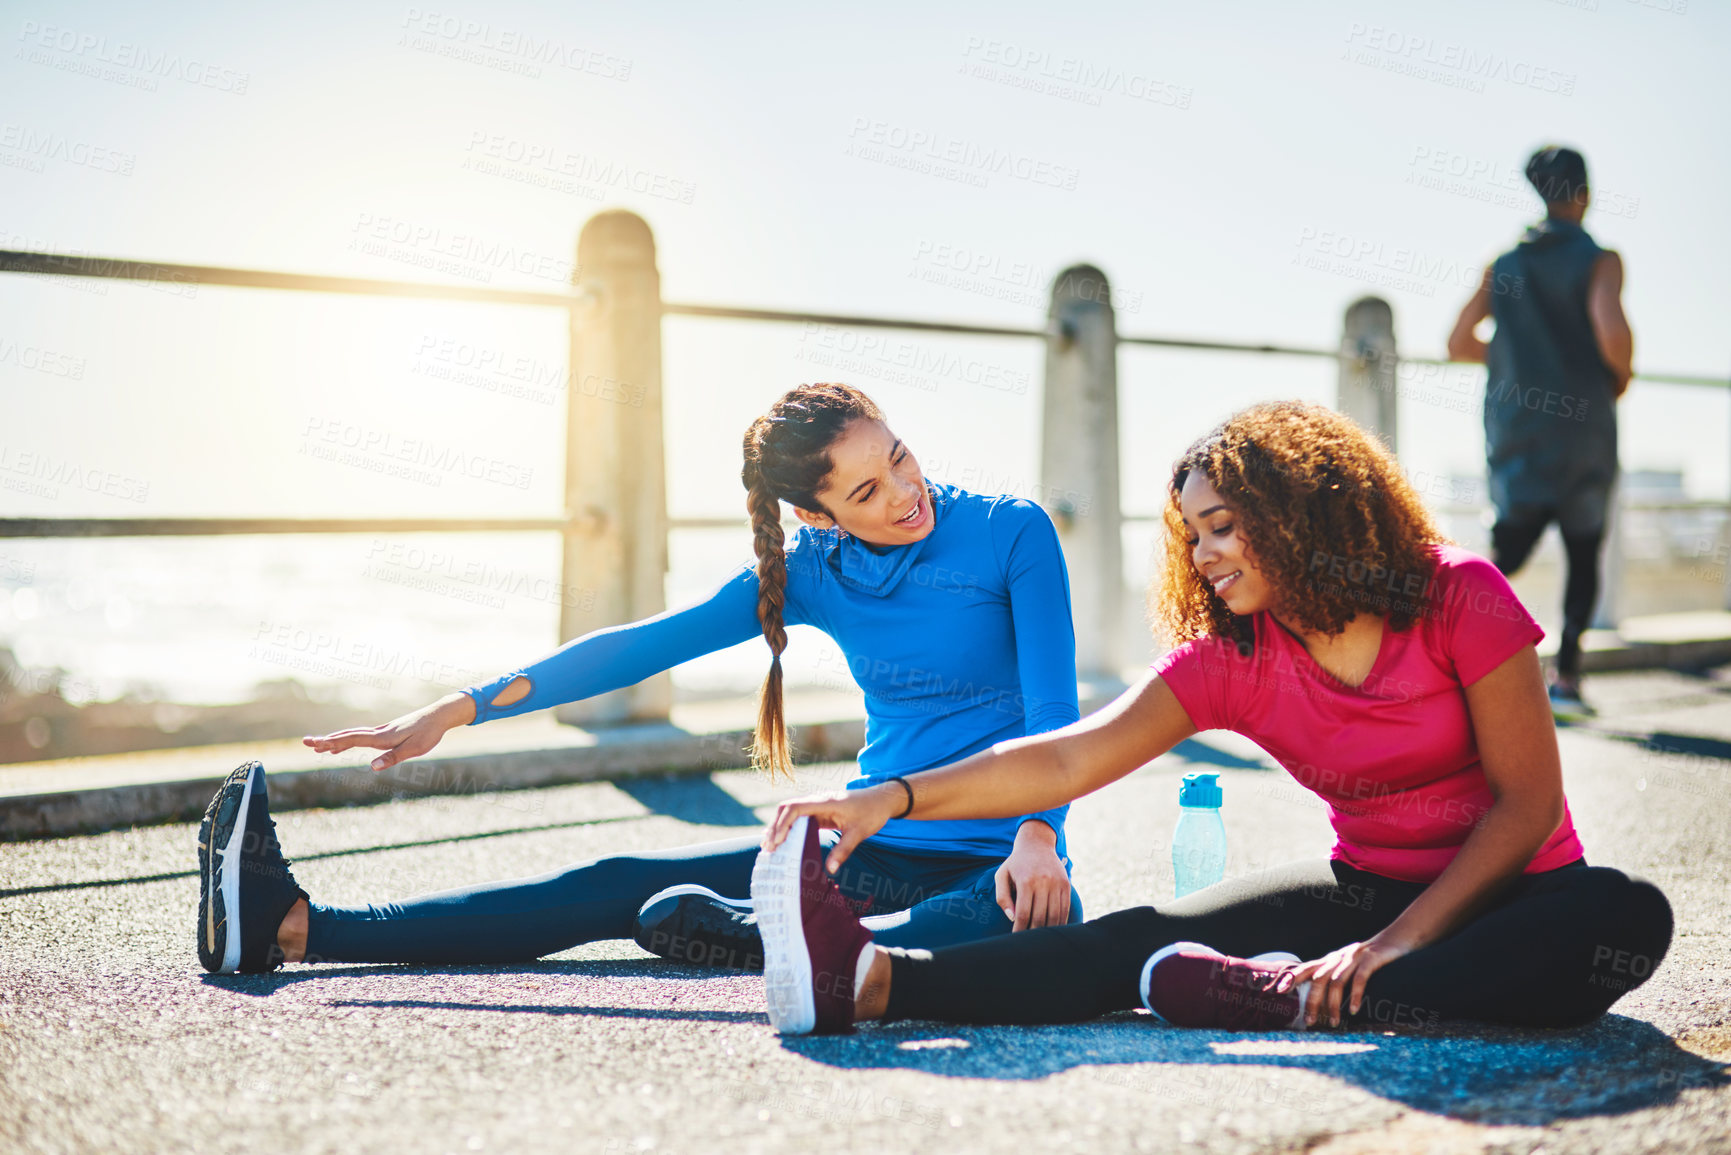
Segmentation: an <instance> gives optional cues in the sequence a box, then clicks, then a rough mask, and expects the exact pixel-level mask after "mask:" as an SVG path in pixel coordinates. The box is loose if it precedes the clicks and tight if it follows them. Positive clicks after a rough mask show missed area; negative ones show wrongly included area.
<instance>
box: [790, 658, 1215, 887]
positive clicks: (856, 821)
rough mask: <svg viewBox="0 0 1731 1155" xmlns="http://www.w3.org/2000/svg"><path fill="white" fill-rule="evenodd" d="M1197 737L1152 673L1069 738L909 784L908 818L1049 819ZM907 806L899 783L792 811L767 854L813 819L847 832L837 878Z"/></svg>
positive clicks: (1066, 731) (1013, 747)
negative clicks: (1039, 815) (798, 823)
mask: <svg viewBox="0 0 1731 1155" xmlns="http://www.w3.org/2000/svg"><path fill="white" fill-rule="evenodd" d="M1195 732H1196V728H1195V727H1194V726H1192V725H1191V724H1190V717H1189V715H1187V714H1185V712H1184V707H1182V706H1180V705H1179V704H1178V699H1177V698H1176V697H1175V696H1174V695H1173V693H1172V691H1171V689H1170V688H1169V687H1168V686H1167V685H1166V683H1165V682H1164V681H1162V680H1161V679H1160V678H1159V676H1158V675H1156V674H1154V673H1152V672H1150V673H1149V674H1148V675H1146V676H1145V677H1144V678H1143V679H1142V680H1141V681H1140V682H1138V683H1136V684H1135V685H1134V686H1131V687H1130V688H1129V689H1128V690H1125V691H1124V692H1123V693H1122V694H1120V695H1119V696H1118V697H1117V698H1116V699H1115V700H1114V701H1113V702H1112V703H1111V704H1110V705H1108V706H1106V707H1105V708H1103V709H1101V710H1099V711H1098V712H1096V713H1093V714H1090V715H1089V716H1088V717H1086V718H1083V719H1082V720H1081V721H1079V722H1075V723H1072V724H1071V725H1069V726H1065V727H1064V728H1063V729H1061V730H1053V731H1051V732H1050V733H1046V734H1038V735H1035V736H1033V737H1029V738H1016V739H1013V740H1011V741H1008V742H999V743H998V744H997V745H996V746H993V747H992V748H991V749H990V750H983V751H981V752H980V753H978V754H975V755H973V756H972V757H969V758H964V759H962V760H961V761H960V762H954V763H952V764H950V765H948V766H940V767H938V768H937V769H934V770H923V771H921V772H919V773H918V774H910V775H908V776H907V777H906V779H905V781H906V782H907V783H908V785H909V787H911V788H912V790H913V801H914V806H913V810H912V811H911V812H910V813H909V814H907V815H906V817H909V818H923V819H941V818H1013V817H1016V816H1017V815H1021V814H1033V813H1036V812H1038V811H1041V810H1049V809H1051V808H1053V807H1055V806H1059V805H1062V804H1063V803H1066V802H1070V801H1072V800H1073V799H1076V798H1080V797H1081V796H1082V795H1084V794H1088V793H1091V792H1092V791H1095V790H1098V789H1099V788H1100V787H1102V786H1104V785H1106V784H1107V783H1108V782H1113V781H1116V780H1117V779H1119V778H1122V777H1124V776H1125V775H1126V774H1128V773H1130V772H1131V771H1132V770H1135V769H1136V768H1138V767H1140V766H1144V765H1146V764H1147V763H1149V762H1151V761H1153V760H1154V759H1155V758H1158V757H1159V756H1160V755H1162V754H1164V753H1165V752H1166V751H1168V750H1170V749H1171V748H1172V747H1173V746H1176V745H1177V744H1178V743H1179V742H1181V741H1183V740H1184V739H1185V738H1187V737H1189V736H1190V735H1191V734H1194V733H1195ZM906 805H907V794H906V793H905V792H904V791H903V790H902V788H901V786H899V785H897V784H896V783H894V782H885V783H883V784H881V785H878V786H872V787H868V788H866V789H864V790H851V791H847V792H845V793H842V794H837V795H834V796H831V797H827V798H802V799H794V800H792V801H789V802H783V803H782V804H781V808H780V809H779V810H778V811H777V812H776V815H775V821H774V822H773V823H771V824H770V828H769V831H768V832H767V833H766V834H765V835H764V845H765V846H766V847H768V848H770V849H773V848H775V847H776V846H779V845H780V844H781V842H782V840H783V839H784V838H786V837H787V832H788V830H789V829H790V828H791V827H792V825H793V821H794V819H796V818H798V817H800V816H801V815H810V816H811V817H813V818H815V819H817V821H818V822H819V823H821V824H822V825H824V826H827V827H831V828H833V829H836V830H839V831H841V841H840V842H838V843H837V844H836V846H835V848H834V849H833V850H832V851H831V852H830V856H829V867H830V870H832V871H834V870H836V869H837V868H839V867H840V866H841V864H842V863H843V862H844V861H846V860H847V856H848V855H849V854H851V853H852V852H853V848H854V847H855V846H858V845H859V844H860V842H862V841H863V840H865V839H866V838H869V837H870V836H871V835H873V834H875V833H877V831H878V830H879V829H881V828H882V826H883V824H884V823H885V822H887V821H889V820H890V819H891V818H894V817H895V816H897V815H898V814H900V813H901V811H902V809H903V807H905V806H906Z"/></svg>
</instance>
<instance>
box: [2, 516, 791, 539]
mask: <svg viewBox="0 0 1731 1155" xmlns="http://www.w3.org/2000/svg"><path fill="white" fill-rule="evenodd" d="M577 524H580V521H579V519H571V520H567V519H565V518H559V517H431V518H426V517H420V518H417V517H343V518H335V517H0V538H9V537H11V538H19V537H211V536H219V535H224V534H274V533H560V532H563V531H565V530H567V529H570V528H572V527H573V526H575V525H577ZM799 524H800V523H799V522H798V521H795V520H793V519H791V518H789V519H787V520H786V521H784V522H782V525H783V526H785V527H786V528H787V529H788V530H790V531H791V530H794V529H796V528H798V526H799ZM667 528H668V529H670V530H673V529H736V530H739V531H740V532H742V533H749V532H750V530H751V521H750V519H749V518H747V517H744V516H743V515H742V516H740V517H672V518H668V519H667Z"/></svg>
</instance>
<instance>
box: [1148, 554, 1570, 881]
mask: <svg viewBox="0 0 1731 1155" xmlns="http://www.w3.org/2000/svg"><path fill="white" fill-rule="evenodd" d="M1437 557H1438V566H1437V570H1436V573H1435V575H1434V577H1433V578H1432V579H1431V585H1430V586H1429V587H1428V589H1429V608H1428V610H1427V612H1426V613H1425V614H1424V615H1422V616H1421V617H1420V618H1419V619H1418V620H1417V621H1416V622H1414V623H1413V625H1412V627H1411V628H1410V629H1408V630H1406V631H1404V632H1401V633H1396V632H1395V631H1393V630H1391V629H1388V628H1387V627H1386V625H1385V626H1384V628H1383V634H1382V646H1381V648H1380V649H1379V650H1378V651H1377V655H1376V662H1375V664H1374V665H1372V666H1371V670H1370V675H1369V676H1368V677H1366V678H1365V680H1364V683H1363V684H1362V685H1361V686H1357V687H1352V686H1348V685H1346V684H1345V683H1343V682H1341V681H1339V680H1338V679H1336V678H1335V677H1334V676H1332V675H1331V674H1329V673H1328V672H1327V671H1325V670H1323V669H1322V667H1321V666H1319V665H1317V664H1316V660H1315V659H1314V658H1312V657H1311V656H1310V654H1309V652H1308V651H1307V650H1305V648H1304V646H1303V644H1302V643H1301V642H1299V640H1298V639H1297V638H1295V637H1293V636H1292V635H1291V634H1289V633H1288V632H1287V631H1286V630H1285V629H1284V628H1283V627H1282V626H1281V625H1280V624H1279V623H1278V622H1276V621H1274V619H1273V618H1271V617H1270V616H1269V615H1268V614H1267V613H1258V614H1256V615H1255V616H1254V617H1253V618H1252V619H1251V621H1252V623H1253V625H1254V628H1255V631H1256V634H1255V636H1256V645H1255V648H1254V650H1253V651H1252V653H1251V655H1250V656H1249V657H1247V658H1246V657H1241V656H1240V655H1239V652H1238V647H1237V646H1236V645H1235V644H1234V643H1232V642H1230V641H1227V640H1224V639H1221V638H1217V637H1208V638H1198V639H1197V640H1195V641H1192V642H1186V643H1185V644H1184V645H1182V646H1179V647H1178V648H1177V649H1175V650H1173V651H1172V652H1171V653H1169V654H1167V655H1165V656H1164V657H1162V658H1161V659H1159V660H1158V661H1156V662H1155V663H1154V664H1153V669H1154V672H1155V673H1157V674H1159V675H1160V677H1161V678H1162V679H1163V680H1164V681H1165V682H1166V684H1167V685H1168V686H1170V687H1171V688H1172V693H1173V694H1174V695H1175V696H1176V697H1177V698H1178V703H1179V705H1181V706H1183V707H1184V712H1185V713H1186V714H1188V715H1189V716H1190V721H1191V723H1192V724H1193V725H1195V727H1196V728H1197V729H1198V730H1232V731H1235V732H1237V733H1239V734H1243V735H1244V736H1245V737H1247V738H1250V739H1252V740H1254V741H1255V742H1256V743H1257V744H1258V745H1259V746H1261V747H1262V748H1263V749H1264V750H1266V751H1268V752H1269V753H1270V754H1272V755H1273V756H1274V758H1275V760H1276V761H1278V762H1279V763H1280V764H1281V765H1282V766H1284V767H1286V769H1287V770H1288V771H1290V772H1291V773H1292V776H1293V777H1295V778H1297V779H1298V781H1299V782H1300V783H1301V784H1302V785H1304V786H1306V787H1308V788H1309V789H1310V790H1311V791H1313V792H1314V793H1316V794H1317V795H1319V796H1320V797H1321V798H1322V799H1323V801H1325V802H1327V803H1328V806H1329V821H1330V822H1331V823H1332V824H1333V826H1334V833H1335V845H1334V851H1333V854H1332V857H1334V858H1339V859H1344V860H1345V861H1346V863H1347V864H1348V865H1350V866H1355V867H1358V868H1359V869H1360V870H1368V871H1372V872H1374V873H1376V874H1381V875H1386V876H1388V877H1390V878H1401V879H1407V880H1410V881H1413V882H1429V881H1431V880H1433V879H1434V878H1436V876H1437V875H1439V874H1441V873H1442V871H1443V868H1444V867H1445V866H1447V865H1448V864H1449V862H1450V861H1451V860H1452V859H1453V858H1454V856H1455V853H1456V852H1457V851H1458V850H1459V849H1460V846H1461V843H1463V842H1465V841H1466V839H1467V836H1468V835H1469V834H1471V833H1472V832H1473V828H1474V827H1475V826H1476V825H1477V823H1478V822H1479V820H1480V819H1481V818H1482V817H1483V816H1484V814H1485V812H1486V811H1487V810H1488V809H1490V805H1491V802H1492V801H1493V799H1492V796H1491V792H1490V788H1489V786H1488V785H1487V784H1486V782H1485V773H1484V768H1483V766H1482V765H1481V764H1480V762H1479V751H1478V746H1477V745H1476V743H1475V742H1474V739H1473V727H1472V720H1471V718H1470V717H1469V716H1468V713H1467V701H1466V692H1465V687H1467V686H1470V685H1472V684H1473V683H1474V682H1476V681H1477V680H1478V679H1480V678H1482V677H1484V676H1485V675H1486V674H1488V673H1490V672H1491V671H1492V670H1494V669H1496V668H1497V667H1498V666H1500V665H1501V664H1502V663H1503V662H1504V661H1506V660H1507V659H1508V658H1510V657H1512V656H1513V655H1514V654H1516V653H1518V652H1519V651H1520V650H1521V648H1522V647H1523V646H1530V645H1532V644H1533V643H1535V642H1537V641H1538V640H1539V639H1540V638H1542V637H1544V636H1545V635H1544V631H1543V630H1541V629H1540V628H1539V625H1538V623H1537V622H1535V621H1534V620H1533V618H1532V615H1531V614H1529V613H1527V611H1526V608H1525V607H1523V606H1522V605H1521V603H1520V600H1519V599H1518V598H1516V597H1515V594H1514V591H1513V590H1511V589H1510V588H1509V583H1508V581H1507V580H1506V579H1505V578H1504V577H1503V575H1502V574H1501V573H1500V572H1498V570H1497V568H1496V567H1495V566H1494V565H1492V564H1491V563H1490V562H1488V561H1486V560H1485V559H1484V558H1482V557H1479V556H1478V555H1476V554H1473V553H1469V552H1468V551H1466V550H1464V549H1460V548H1458V547H1456V546H1446V545H1445V546H1439V547H1437ZM1412 586H1413V587H1419V588H1423V587H1422V585H1421V583H1420V582H1419V581H1418V580H1417V579H1415V580H1414V581H1413V583H1412ZM1416 592H1418V590H1417V588H1410V587H1409V588H1407V589H1404V590H1395V591H1393V593H1394V595H1395V596H1399V595H1400V594H1403V593H1405V594H1408V595H1410V594H1412V593H1416ZM1547 721H1548V719H1547ZM1581 855H1582V850H1581V840H1580V839H1579V838H1577V837H1576V836H1575V824H1574V820H1573V819H1572V818H1571V817H1570V815H1569V810H1568V802H1567V801H1566V800H1565V801H1564V803H1563V820H1562V822H1561V823H1560V824H1559V825H1558V827H1557V829H1556V831H1555V832H1554V833H1552V835H1551V836H1550V838H1548V839H1546V840H1545V844H1544V845H1543V846H1542V847H1540V848H1539V852H1538V853H1537V854H1535V855H1534V856H1533V860H1532V862H1530V863H1529V864H1528V865H1527V868H1526V873H1528V874H1531V873H1534V872H1535V871H1541V870H1551V869H1553V868H1555V867H1558V866H1562V865H1564V864H1565V863H1568V862H1572V861H1574V860H1575V859H1577V858H1579V857H1581Z"/></svg>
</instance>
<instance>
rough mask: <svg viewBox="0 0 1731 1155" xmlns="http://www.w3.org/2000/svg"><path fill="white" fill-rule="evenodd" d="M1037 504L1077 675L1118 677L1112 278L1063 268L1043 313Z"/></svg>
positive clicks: (1120, 617)
mask: <svg viewBox="0 0 1731 1155" xmlns="http://www.w3.org/2000/svg"><path fill="white" fill-rule="evenodd" d="M1041 430H1042V438H1041V443H1040V485H1041V492H1040V503H1041V505H1043V506H1044V507H1045V508H1046V511H1047V512H1048V513H1050V514H1051V515H1052V520H1053V521H1054V522H1056V523H1057V526H1058V540H1059V541H1060V542H1061V543H1062V544H1063V547H1064V557H1065V561H1066V563H1067V564H1068V566H1069V570H1070V605H1071V609H1072V612H1073V613H1074V620H1075V624H1076V672H1077V675H1078V676H1079V677H1081V678H1083V679H1088V680H1105V681H1116V680H1117V679H1119V678H1120V677H1121V676H1122V674H1121V671H1122V670H1123V668H1124V654H1125V652H1126V644H1125V643H1126V639H1125V637H1124V610H1123V606H1124V565H1123V552H1124V545H1123V538H1122V517H1121V514H1120V510H1119V504H1118V329H1117V322H1116V318H1115V314H1114V312H1113V309H1112V294H1111V289H1110V287H1109V286H1108V284H1107V282H1106V274H1104V273H1102V272H1101V271H1100V270H1099V269H1096V268H1094V267H1092V266H1090V265H1076V266H1073V267H1071V268H1068V269H1065V270H1064V271H1063V272H1062V273H1060V274H1058V278H1057V280H1056V281H1055V282H1054V283H1053V285H1052V305H1051V309H1050V311H1049V312H1048V313H1047V333H1046V386H1045V399H1044V412H1043V421H1042V423H1041Z"/></svg>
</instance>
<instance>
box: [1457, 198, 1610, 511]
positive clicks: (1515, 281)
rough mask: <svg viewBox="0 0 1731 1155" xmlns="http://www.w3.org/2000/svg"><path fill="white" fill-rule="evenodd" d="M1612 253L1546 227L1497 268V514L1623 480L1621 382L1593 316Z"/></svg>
mask: <svg viewBox="0 0 1731 1155" xmlns="http://www.w3.org/2000/svg"><path fill="white" fill-rule="evenodd" d="M1604 252H1605V250H1604V249H1602V248H1600V247H1599V245H1598V244H1597V242H1595V241H1594V240H1593V238H1592V237H1590V236H1588V235H1587V231H1586V230H1585V229H1583V228H1582V227H1581V226H1580V225H1578V224H1574V223H1572V222H1569V221H1559V220H1552V219H1549V218H1547V219H1546V220H1543V221H1541V222H1539V223H1538V224H1536V225H1534V226H1533V227H1532V228H1530V229H1528V230H1527V233H1526V235H1525V236H1524V237H1522V238H1521V242H1520V244H1518V245H1516V246H1515V247H1514V248H1513V249H1511V250H1510V251H1509V252H1506V253H1504V254H1503V255H1502V256H1500V257H1498V258H1497V259H1496V261H1495V262H1494V263H1493V264H1492V266H1491V271H1492V274H1493V280H1492V282H1491V283H1492V284H1493V285H1494V286H1498V288H1497V289H1496V290H1495V291H1494V292H1493V294H1492V296H1491V316H1492V318H1494V319H1495V321H1496V333H1495V334H1494V335H1493V336H1492V337H1491V340H1490V345H1489V348H1488V349H1487V351H1486V354H1485V366H1486V369H1487V370H1488V372H1487V375H1486V380H1485V408H1484V420H1485V457H1486V460H1487V462H1488V463H1489V465H1490V490H1491V493H1490V496H1491V500H1492V502H1493V503H1494V504H1495V505H1496V506H1497V507H1498V508H1499V509H1506V508H1508V506H1510V505H1511V504H1517V503H1519V504H1525V503H1529V502H1530V503H1535V504H1541V505H1552V504H1555V503H1557V502H1559V501H1561V500H1562V499H1563V498H1564V497H1565V496H1566V495H1568V494H1570V493H1573V492H1575V491H1577V490H1579V489H1581V488H1583V487H1589V486H1593V487H1603V488H1606V489H1608V488H1609V486H1610V484H1611V482H1612V480H1613V479H1614V478H1615V476H1616V472H1617V411H1616V397H1615V393H1614V390H1615V382H1614V380H1613V377H1612V374H1611V370H1610V367H1609V366H1607V365H1606V364H1605V362H1604V359H1603V358H1602V357H1601V356H1600V355H1599V346H1598V342H1597V340H1595V338H1594V336H1593V325H1592V321H1591V320H1590V318H1589V317H1588V315H1587V288H1588V284H1589V282H1590V281H1591V279H1592V273H1593V264H1594V262H1595V261H1597V260H1598V258H1599V256H1600V254H1602V253H1604Z"/></svg>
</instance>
